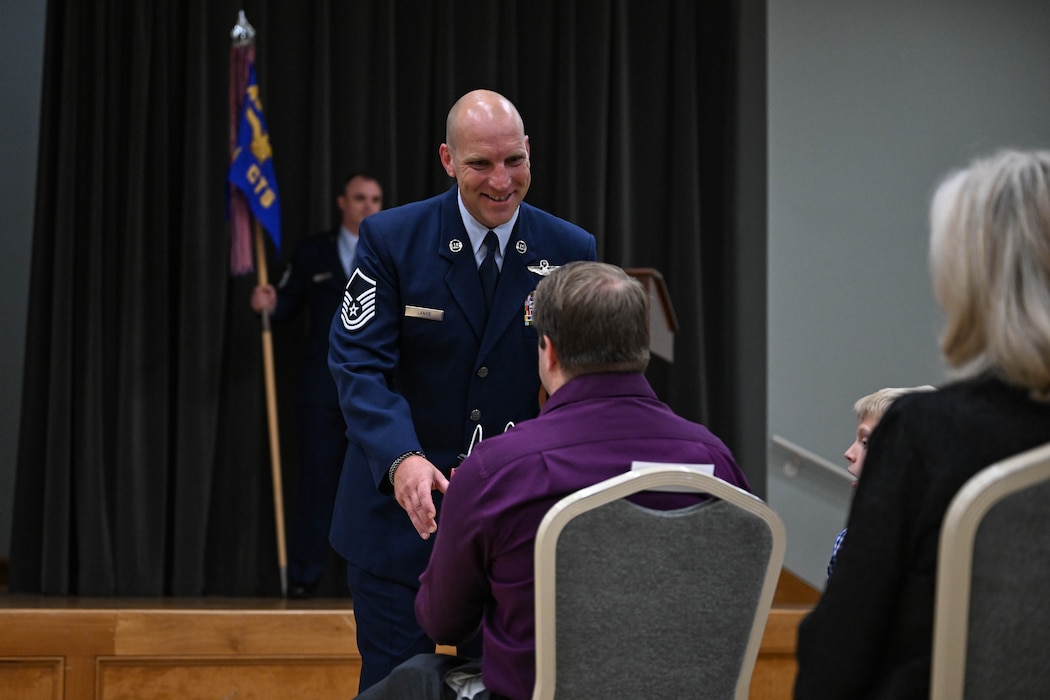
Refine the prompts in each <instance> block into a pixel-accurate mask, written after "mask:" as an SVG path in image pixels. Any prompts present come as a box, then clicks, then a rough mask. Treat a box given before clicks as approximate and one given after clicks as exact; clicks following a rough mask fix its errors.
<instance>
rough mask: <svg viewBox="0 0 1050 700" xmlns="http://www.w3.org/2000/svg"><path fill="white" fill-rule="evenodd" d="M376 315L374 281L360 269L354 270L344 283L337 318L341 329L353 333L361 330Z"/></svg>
mask: <svg viewBox="0 0 1050 700" xmlns="http://www.w3.org/2000/svg"><path fill="white" fill-rule="evenodd" d="M375 315H376V281H375V280H373V279H369V278H368V277H367V276H366V275H365V274H364V273H363V272H361V268H358V269H356V270H354V274H352V275H350V281H349V282H347V283H346V291H345V292H344V293H343V303H342V306H340V308H339V318H340V319H341V320H342V322H343V328H345V329H346V330H348V331H350V332H351V333H354V332H356V331H359V330H361V329H362V328H364V327H365V326H366V325H368V322H369V321H371V320H372V319H373V318H375Z"/></svg>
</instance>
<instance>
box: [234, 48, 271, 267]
mask: <svg viewBox="0 0 1050 700" xmlns="http://www.w3.org/2000/svg"><path fill="white" fill-rule="evenodd" d="M228 179H229V181H230V182H231V183H232V184H233V185H234V186H236V187H237V189H239V190H240V191H241V192H243V193H244V196H245V198H246V199H247V200H248V205H249V206H250V207H251V210H252V214H254V215H255V218H256V220H258V222H259V223H260V224H262V227H263V228H264V229H266V232H267V233H269V234H270V238H271V239H272V240H273V245H274V247H275V248H276V249H277V252H278V253H280V251H281V202H280V200H279V199H278V198H277V176H276V175H275V174H274V170H273V149H272V148H271V147H270V132H269V130H268V129H267V128H266V120H265V119H263V111H262V100H260V99H259V85H258V83H257V82H256V80H255V63H254V62H253V63H252V64H251V65H250V66H249V68H248V87H247V89H246V94H245V98H244V109H243V110H242V112H241V124H240V129H239V130H238V132H237V147H236V148H235V149H234V152H233V160H232V162H231V163H230V172H229V176H228Z"/></svg>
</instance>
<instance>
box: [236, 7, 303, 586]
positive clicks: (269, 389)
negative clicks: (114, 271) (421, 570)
mask: <svg viewBox="0 0 1050 700" xmlns="http://www.w3.org/2000/svg"><path fill="white" fill-rule="evenodd" d="M230 39H231V40H232V45H231V46H230V105H229V106H230V158H231V162H232V160H233V157H234V153H235V151H236V149H237V147H238V140H239V139H238V129H239V124H240V116H241V108H242V106H243V103H244V97H245V88H246V87H247V83H248V80H249V70H250V68H249V67H250V66H251V64H252V63H254V60H255V28H254V27H252V25H251V24H250V23H249V22H248V19H247V18H246V17H245V16H244V10H241V11H240V12H239V13H238V15H237V24H235V25H234V27H233V30H232V31H231V32H230ZM274 194H276V191H274ZM229 196H230V223H231V237H230V272H231V273H232V274H234V275H239V274H245V273H248V272H251V268H252V253H251V249H252V243H251V238H252V233H251V228H250V227H249V221H251V222H252V228H254V238H255V254H256V258H257V262H256V265H255V269H256V271H257V274H258V284H259V285H260V286H265V285H266V284H268V280H267V278H268V274H267V269H268V268H267V265H266V246H265V244H264V243H263V232H262V225H261V224H260V222H259V218H258V216H254V215H252V213H251V210H250V207H249V204H248V201H247V199H246V198H245V195H244V193H242V192H241V191H240V190H239V189H238V187H237V186H230V188H229ZM261 321H262V350H263V374H264V377H265V383H266V416H267V429H268V433H269V438H270V478H271V480H272V483H273V511H274V523H275V526H276V529H277V563H278V566H279V567H280V577H281V596H282V597H284V598H287V597H288V554H287V549H286V546H285V536H284V489H283V487H282V485H281V441H280V434H279V432H278V428H277V389H276V381H275V380H274V362H273V336H272V335H271V333H270V313H269V312H268V311H263V312H262V314H261Z"/></svg>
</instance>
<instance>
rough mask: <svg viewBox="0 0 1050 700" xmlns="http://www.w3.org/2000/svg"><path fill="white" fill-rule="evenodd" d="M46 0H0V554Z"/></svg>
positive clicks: (4, 539)
mask: <svg viewBox="0 0 1050 700" xmlns="http://www.w3.org/2000/svg"><path fill="white" fill-rule="evenodd" d="M46 5H47V3H46V2H45V1H44V0H5V2H4V7H3V9H2V10H0V104H2V107H0V163H3V167H0V227H2V229H0V245H2V246H3V251H4V274H3V275H0V299H3V300H4V308H6V309H7V322H6V325H5V327H4V330H3V333H2V338H3V340H2V341H0V559H6V558H7V553H8V552H9V551H10V545H11V513H12V502H11V498H12V492H13V491H14V482H15V460H16V457H17V450H18V421H19V418H18V417H19V414H20V408H21V405H20V404H21V400H22V358H23V353H24V351H25V323H26V302H27V299H28V297H29V251H30V247H31V243H32V239H33V193H34V192H35V190H36V157H37V140H38V135H39V133H40V129H39V123H38V122H39V119H40V87H41V86H40V80H41V77H42V70H43V60H44V13H45V10H46Z"/></svg>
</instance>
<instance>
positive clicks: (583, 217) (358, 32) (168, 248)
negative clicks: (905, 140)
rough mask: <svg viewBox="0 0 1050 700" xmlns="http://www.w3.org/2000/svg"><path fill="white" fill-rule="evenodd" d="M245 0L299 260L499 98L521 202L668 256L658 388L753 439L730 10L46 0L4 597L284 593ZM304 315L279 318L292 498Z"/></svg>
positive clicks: (422, 0)
mask: <svg viewBox="0 0 1050 700" xmlns="http://www.w3.org/2000/svg"><path fill="white" fill-rule="evenodd" d="M241 8H243V9H244V10H245V11H246V14H247V17H248V20H249V21H250V22H251V23H252V24H253V25H254V26H255V28H256V30H257V32H258V34H257V39H256V52H257V53H256V70H257V73H258V78H259V84H260V91H261V97H262V102H263V105H264V109H265V114H266V118H267V121H268V124H269V129H270V137H271V143H272V145H273V148H274V164H275V168H276V173H277V181H278V187H279V192H280V201H281V206H282V210H283V237H284V244H283V247H282V252H283V253H285V254H287V253H288V252H290V251H291V250H292V249H293V248H294V246H295V244H296V242H297V241H298V240H299V239H300V238H302V237H303V236H306V235H309V234H311V233H314V232H316V231H319V230H322V229H325V228H328V227H330V226H332V225H334V223H335V222H336V220H337V219H336V210H335V205H334V201H335V196H336V193H337V190H338V188H339V187H340V185H341V184H342V181H343V178H344V177H345V176H346V175H347V174H348V173H349V172H352V171H360V170H364V171H368V172H371V173H374V174H375V175H376V176H378V177H379V178H380V180H381V182H382V183H383V185H384V188H385V195H386V205H387V206H388V207H389V206H393V205H397V204H402V203H405V202H409V201H412V200H416V199H421V198H424V197H428V196H431V195H434V194H436V193H439V192H442V191H444V190H445V189H446V188H447V187H448V186H449V184H450V181H449V180H448V178H447V176H446V175H445V173H444V171H443V170H442V169H441V167H440V164H439V161H438V145H439V144H440V143H441V141H443V139H444V120H445V116H446V113H447V111H448V108H449V107H450V106H451V104H452V102H453V101H454V100H455V99H456V98H457V97H458V96H459V95H461V94H462V93H464V92H466V91H467V90H470V89H473V88H476V87H488V88H492V89H496V90H498V91H500V92H502V93H504V94H505V95H507V96H508V97H510V98H511V99H512V100H513V101H514V102H515V103H516V104H517V105H518V107H519V109H520V111H521V113H522V116H523V117H524V119H525V124H526V130H527V132H528V134H529V136H530V139H531V144H532V167H533V185H532V189H531V191H530V192H529V195H528V201H529V202H530V203H532V204H534V205H537V206H539V207H541V208H544V209H547V210H549V211H551V212H553V213H555V214H557V215H559V216H561V217H563V218H567V219H570V220H572V221H575V222H577V223H579V224H581V225H582V226H584V227H585V228H587V229H588V230H590V231H592V232H593V233H594V234H595V235H596V236H597V239H598V252H599V256H600V257H601V258H602V259H603V260H606V261H608V262H612V263H616V264H619V265H622V266H624V267H653V268H656V269H658V270H660V271H661V272H662V273H663V275H664V277H665V279H666V281H667V284H668V287H669V289H670V292H671V297H672V300H673V303H674V306H675V310H676V312H677V314H678V318H679V321H680V322H681V329H680V331H679V334H678V336H677V343H676V346H677V353H676V361H675V364H674V365H673V367H670V366H668V365H667V364H666V363H664V362H663V361H661V360H658V359H654V361H653V367H652V368H651V369H650V378H651V380H652V381H653V384H654V386H655V388H656V390H657V392H658V393H659V394H660V396H661V397H662V398H664V399H665V400H666V401H668V402H669V403H670V404H671V405H672V406H673V407H674V408H675V409H676V410H677V411H678V412H680V413H682V414H683V415H685V416H687V417H689V418H692V419H694V420H700V421H703V422H705V423H707V424H708V425H710V426H711V427H712V428H713V429H715V430H716V432H718V433H719V434H721V435H723V436H724V437H726V438H727V441H728V442H730V445H731V446H733V445H732V442H733V438H734V435H735V430H736V427H735V426H734V425H732V424H731V423H730V422H727V421H729V420H731V419H729V418H727V417H728V416H731V415H733V414H734V411H733V410H731V407H729V406H728V404H729V402H731V401H732V400H733V399H732V397H731V396H730V392H729V391H728V389H727V387H726V386H725V380H724V376H725V374H726V372H725V364H726V363H727V362H731V358H732V354H733V352H734V349H733V348H732V347H725V341H724V339H725V338H727V337H731V335H732V334H731V333H729V332H727V331H728V326H729V324H730V320H729V318H728V313H729V312H728V311H727V309H731V308H732V306H733V301H734V300H733V299H732V298H731V297H728V296H727V292H726V291H725V290H727V289H731V288H732V286H731V285H730V284H729V283H728V281H727V280H726V276H727V275H728V274H729V272H728V271H729V270H730V269H731V267H732V265H731V260H730V257H731V256H732V255H733V252H732V246H731V244H730V242H729V241H728V240H727V239H728V237H729V231H730V230H731V226H730V224H731V222H732V217H733V211H732V202H733V201H734V193H733V191H732V190H733V184H732V183H733V167H734V164H733V154H732V149H733V144H734V141H735V139H736V132H735V129H736V128H737V127H736V124H737V115H736V114H735V110H736V109H737V107H736V104H737V99H736V93H737V84H736V80H737V78H736V74H737V72H736V65H735V62H736V60H737V58H736V57H737V55H738V53H737V52H738V47H737V46H736V41H737V39H736V37H737V31H736V27H735V26H734V22H735V10H734V3H732V2H728V0H726V1H722V2H704V1H703V0H700V1H699V2H697V1H695V0H645V1H641V0H639V1H630V0H609V1H598V0H594V1H584V0H575V1H574V0H506V1H504V2H500V3H494V2H488V1H487V0H433V1H430V0H356V1H347V0H302V1H301V2H287V1H285V0H281V1H278V0H273V1H267V0H256V1H255V2H245V3H243V4H237V3H233V2H229V1H225V0H222V1H218V0H147V1H145V2H134V3H129V2H124V1H123V0H66V1H57V0H55V1H52V2H49V3H48V15H47V35H46V50H45V51H46V55H45V63H44V85H43V104H42V123H41V142H40V156H39V171H38V172H39V180H38V184H37V199H36V223H35V233H34V241H33V254H32V272H31V283H30V286H31V289H30V299H29V311H28V324H27V347H26V354H25V357H26V360H25V388H24V394H23V396H24V399H23V407H22V425H21V433H20V446H19V455H18V466H17V477H16V494H15V502H14V510H15V515H14V519H15V520H14V525H13V534H12V543H11V561H10V589H11V590H12V591H15V592H36V593H44V594H53V595H85V596H113V595H120V596H159V595H178V596H197V595H275V594H279V592H280V584H279V576H278V567H277V549H276V545H275V535H274V531H275V527H274V522H275V520H274V509H273V498H272V487H271V480H270V467H269V452H268V446H267V439H266V413H265V401H264V389H263V382H262V376H263V373H262V360H261V355H262V352H261V343H260V328H259V322H258V319H257V318H256V317H255V316H254V314H252V312H251V311H250V309H249V306H248V297H249V294H250V290H251V288H252V286H253V285H254V284H255V278H254V277H253V276H247V277H231V276H230V275H229V273H228V264H229V262H228V261H229V229H228V224H227V222H226V219H225V194H224V193H225V175H226V167H227V158H228V133H227V129H228V125H227V99H228V95H227V89H228V87H227V86H228V70H229V68H228V66H229V52H230V37H229V32H230V29H231V28H232V26H233V24H234V22H235V21H236V18H237V11H238V10H239V9H241ZM269 253H270V262H269V265H268V267H269V268H270V270H269V271H270V277H271V279H276V278H277V276H278V275H279V274H280V270H281V268H282V267H283V262H284V261H283V259H282V258H281V257H280V256H278V255H277V254H276V252H275V251H274V250H273V249H270V251H269ZM756 275H759V276H760V277H762V276H764V270H758V271H756ZM301 331H302V329H301V328H296V327H286V328H281V329H278V330H275V346H276V357H277V373H278V381H279V387H278V388H279V393H278V396H279V400H280V404H279V405H280V418H281V426H282V431H281V436H282V453H283V462H284V465H285V469H286V479H285V483H284V485H285V488H286V489H289V490H290V489H292V488H294V481H295V469H296V462H295V460H296V457H295V455H296V449H295V429H294V426H295V416H294V411H295V402H294V396H295V392H294V383H295V375H296V373H297V363H298V359H299V358H298V355H297V353H298V351H297V340H298V336H299V334H300V333H301ZM709 339H721V340H713V341H711V340H709ZM672 372H673V380H672ZM712 406H718V407H719V409H718V410H717V411H709V407H712ZM285 502H286V503H290V499H289V498H287V497H286V498H285Z"/></svg>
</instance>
